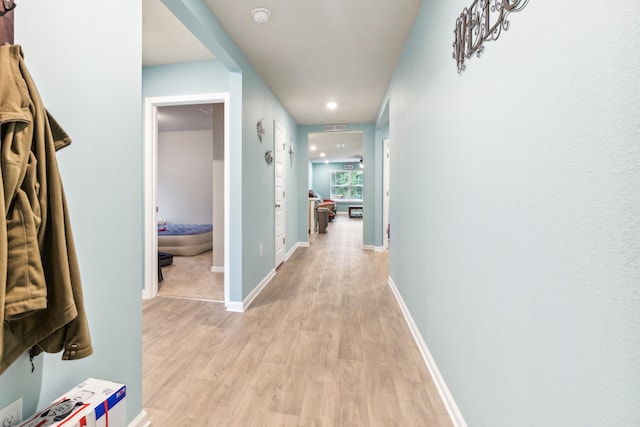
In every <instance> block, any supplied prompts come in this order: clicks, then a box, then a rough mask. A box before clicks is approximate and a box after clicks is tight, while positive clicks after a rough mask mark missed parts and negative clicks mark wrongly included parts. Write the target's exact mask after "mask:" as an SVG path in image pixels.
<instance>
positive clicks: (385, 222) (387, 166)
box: [382, 139, 391, 251]
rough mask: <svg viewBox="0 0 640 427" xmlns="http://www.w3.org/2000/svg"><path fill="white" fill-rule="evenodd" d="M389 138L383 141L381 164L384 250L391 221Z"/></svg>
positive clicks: (386, 248)
mask: <svg viewBox="0 0 640 427" xmlns="http://www.w3.org/2000/svg"><path fill="white" fill-rule="evenodd" d="M389 142H390V141H389V140H388V139H385V140H384V141H383V144H384V165H383V171H382V174H383V178H384V184H383V187H384V188H383V191H384V197H383V208H382V209H383V218H382V226H383V229H382V246H383V247H384V250H385V251H387V250H389V241H390V239H391V221H390V219H389V200H390V193H391V185H390V183H391V180H390V179H389V172H390V171H391V157H390V150H389V145H390V144H389Z"/></svg>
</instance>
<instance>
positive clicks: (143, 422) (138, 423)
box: [128, 409, 151, 427]
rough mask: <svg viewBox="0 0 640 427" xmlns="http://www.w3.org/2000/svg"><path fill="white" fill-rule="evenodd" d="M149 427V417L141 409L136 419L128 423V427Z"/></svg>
mask: <svg viewBox="0 0 640 427" xmlns="http://www.w3.org/2000/svg"><path fill="white" fill-rule="evenodd" d="M150 425H151V420H150V419H149V415H148V414H147V412H146V411H145V410H144V409H143V410H142V411H140V413H139V414H138V416H137V417H135V418H134V420H133V421H131V423H129V426H128V427H149V426H150Z"/></svg>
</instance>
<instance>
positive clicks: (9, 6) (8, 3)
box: [0, 0, 17, 16]
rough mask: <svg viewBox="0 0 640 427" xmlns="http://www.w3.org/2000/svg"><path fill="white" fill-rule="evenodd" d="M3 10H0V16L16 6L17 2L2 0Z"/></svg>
mask: <svg viewBox="0 0 640 427" xmlns="http://www.w3.org/2000/svg"><path fill="white" fill-rule="evenodd" d="M2 5H3V6H4V10H3V11H1V12H0V16H2V15H4V14H5V13H7V12H9V11H11V10H13V9H15V8H16V6H17V4H16V2H15V1H13V0H2Z"/></svg>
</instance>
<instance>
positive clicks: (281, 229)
mask: <svg viewBox="0 0 640 427" xmlns="http://www.w3.org/2000/svg"><path fill="white" fill-rule="evenodd" d="M273 135H274V143H273V153H274V164H275V168H274V169H275V218H276V223H275V233H276V234H275V242H276V248H275V250H276V260H275V268H278V266H279V265H280V264H282V263H283V262H284V256H285V215H284V213H285V192H284V182H285V181H284V171H285V168H284V150H285V145H286V143H285V141H286V139H285V132H284V129H282V128H281V127H280V125H278V123H276V122H274V132H273Z"/></svg>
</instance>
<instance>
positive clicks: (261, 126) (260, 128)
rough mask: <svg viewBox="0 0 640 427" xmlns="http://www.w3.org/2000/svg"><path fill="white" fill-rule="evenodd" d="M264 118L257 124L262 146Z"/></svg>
mask: <svg viewBox="0 0 640 427" xmlns="http://www.w3.org/2000/svg"><path fill="white" fill-rule="evenodd" d="M263 120H264V118H262V119H260V120H258V123H257V124H256V131H257V132H258V140H260V144H262V136H263V135H264V126H263V125H262V122H263Z"/></svg>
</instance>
